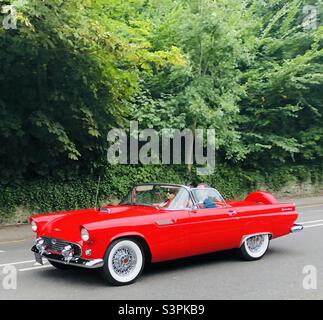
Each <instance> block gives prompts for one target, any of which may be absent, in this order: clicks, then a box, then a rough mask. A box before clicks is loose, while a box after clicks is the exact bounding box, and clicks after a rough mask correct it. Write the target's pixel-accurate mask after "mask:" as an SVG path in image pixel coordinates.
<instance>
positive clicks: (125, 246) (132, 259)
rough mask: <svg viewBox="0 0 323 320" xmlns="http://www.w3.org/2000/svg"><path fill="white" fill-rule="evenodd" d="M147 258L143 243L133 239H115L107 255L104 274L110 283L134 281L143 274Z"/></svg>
mask: <svg viewBox="0 0 323 320" xmlns="http://www.w3.org/2000/svg"><path fill="white" fill-rule="evenodd" d="M144 263H145V258H144V254H143V250H142V248H141V245H140V244H139V243H137V242H136V241H135V240H133V239H120V240H116V241H113V242H112V243H111V245H110V246H109V248H108V250H107V252H106V254H105V257H104V266H103V268H102V275H103V277H104V279H106V280H107V281H108V282H109V283H110V284H113V285H126V284H130V283H133V282H134V281H135V280H136V279H137V278H138V277H139V276H140V274H141V272H142V270H143V267H144Z"/></svg>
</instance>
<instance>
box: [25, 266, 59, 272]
mask: <svg viewBox="0 0 323 320" xmlns="http://www.w3.org/2000/svg"><path fill="white" fill-rule="evenodd" d="M48 267H53V266H52V265H45V266H38V267H31V268H24V269H19V271H30V270H37V269H44V268H48Z"/></svg>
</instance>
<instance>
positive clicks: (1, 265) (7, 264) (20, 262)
mask: <svg viewBox="0 0 323 320" xmlns="http://www.w3.org/2000/svg"><path fill="white" fill-rule="evenodd" d="M31 262H35V260H27V261H19V262H10V263H4V264H0V267H5V266H11V265H16V264H25V263H31Z"/></svg>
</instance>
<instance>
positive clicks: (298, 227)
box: [290, 224, 304, 233]
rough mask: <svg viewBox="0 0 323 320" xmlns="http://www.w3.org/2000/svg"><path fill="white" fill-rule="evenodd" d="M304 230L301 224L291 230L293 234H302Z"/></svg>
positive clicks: (295, 225)
mask: <svg viewBox="0 0 323 320" xmlns="http://www.w3.org/2000/svg"><path fill="white" fill-rule="evenodd" d="M303 229H304V226H302V225H301V224H294V226H293V227H292V228H291V229H290V232H291V233H296V232H300V231H302V230H303Z"/></svg>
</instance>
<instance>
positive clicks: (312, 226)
mask: <svg viewBox="0 0 323 320" xmlns="http://www.w3.org/2000/svg"><path fill="white" fill-rule="evenodd" d="M321 226H323V223H320V224H312V225H310V226H304V229H308V228H315V227H321Z"/></svg>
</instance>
